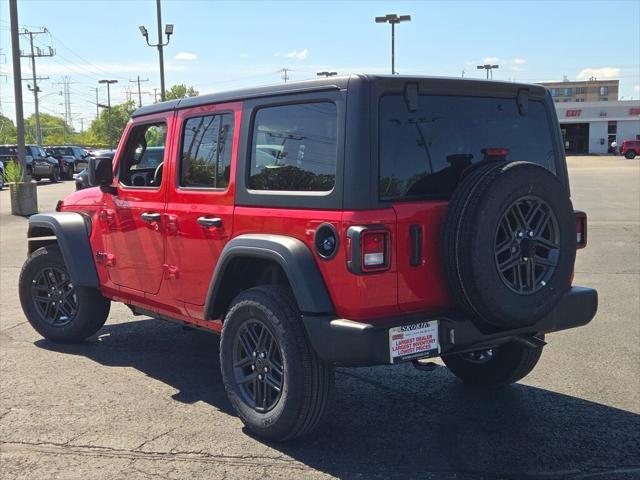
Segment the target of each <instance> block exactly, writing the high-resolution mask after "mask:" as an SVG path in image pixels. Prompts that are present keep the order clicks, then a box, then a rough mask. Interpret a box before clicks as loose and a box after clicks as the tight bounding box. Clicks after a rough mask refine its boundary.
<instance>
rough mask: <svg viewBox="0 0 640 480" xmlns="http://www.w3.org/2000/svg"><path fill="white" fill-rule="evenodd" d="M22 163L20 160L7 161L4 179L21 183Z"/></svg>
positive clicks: (8, 181)
mask: <svg viewBox="0 0 640 480" xmlns="http://www.w3.org/2000/svg"><path fill="white" fill-rule="evenodd" d="M23 173H24V172H23V171H22V165H20V164H19V163H18V162H9V163H7V165H6V167H5V169H4V180H5V182H7V183H20V182H22V181H23V178H24V177H23Z"/></svg>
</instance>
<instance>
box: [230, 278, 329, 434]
mask: <svg viewBox="0 0 640 480" xmlns="http://www.w3.org/2000/svg"><path fill="white" fill-rule="evenodd" d="M220 365H221V369H222V378H223V380H224V385H225V389H226V391H227V395H228V396H229V400H230V401H231V404H232V405H233V407H234V408H235V410H236V412H237V413H238V416H239V417H240V419H241V420H242V422H243V423H244V424H245V426H246V428H247V429H248V430H250V431H251V432H252V433H254V434H256V435H258V436H260V437H263V438H266V439H269V440H288V439H291V438H295V437H300V436H303V435H306V434H308V433H310V432H312V431H313V430H314V429H316V428H317V427H318V426H319V425H320V424H321V423H322V421H323V420H324V418H325V416H326V413H327V409H328V405H329V403H330V400H331V397H332V394H333V385H334V372H333V367H332V366H331V365H330V364H328V363H327V362H324V361H323V360H321V359H320V358H319V357H318V356H317V355H316V353H315V351H314V350H313V349H312V347H311V346H310V345H309V341H308V340H307V338H306V335H305V332H304V330H303V328H302V323H301V319H300V312H299V310H298V308H297V305H296V304H295V302H294V301H293V299H292V298H291V294H290V292H289V291H288V290H287V289H284V288H281V287H275V286H265V287H256V288H252V289H250V290H247V291H246V292H243V293H241V294H240V295H238V296H237V297H236V299H235V300H234V302H233V304H232V306H231V308H230V309H229V313H228V314H227V316H226V318H225V321H224V327H223V330H222V339H221V342H220Z"/></svg>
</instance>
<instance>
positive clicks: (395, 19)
mask: <svg viewBox="0 0 640 480" xmlns="http://www.w3.org/2000/svg"><path fill="white" fill-rule="evenodd" d="M410 21H411V15H396V14H395V13H388V14H386V15H385V16H384V17H376V23H390V24H391V75H395V74H396V25H397V24H398V23H401V22H410Z"/></svg>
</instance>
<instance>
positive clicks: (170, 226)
mask: <svg viewBox="0 0 640 480" xmlns="http://www.w3.org/2000/svg"><path fill="white" fill-rule="evenodd" d="M165 228H166V232H167V235H173V234H175V233H178V216H177V215H171V214H167V223H166V227H165Z"/></svg>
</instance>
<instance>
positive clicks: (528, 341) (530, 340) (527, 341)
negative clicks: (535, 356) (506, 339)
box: [513, 335, 547, 348]
mask: <svg viewBox="0 0 640 480" xmlns="http://www.w3.org/2000/svg"><path fill="white" fill-rule="evenodd" d="M513 340H514V341H516V342H519V343H522V344H524V345H526V346H527V347H531V348H539V347H544V346H545V345H546V344H547V342H545V341H544V340H543V339H541V338H540V337H536V336H535V335H531V336H528V337H514V339H513Z"/></svg>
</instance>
